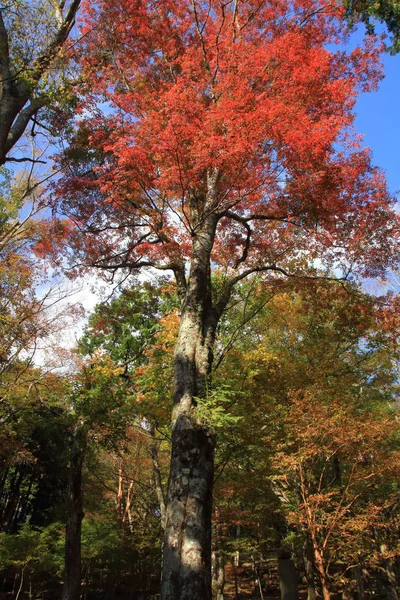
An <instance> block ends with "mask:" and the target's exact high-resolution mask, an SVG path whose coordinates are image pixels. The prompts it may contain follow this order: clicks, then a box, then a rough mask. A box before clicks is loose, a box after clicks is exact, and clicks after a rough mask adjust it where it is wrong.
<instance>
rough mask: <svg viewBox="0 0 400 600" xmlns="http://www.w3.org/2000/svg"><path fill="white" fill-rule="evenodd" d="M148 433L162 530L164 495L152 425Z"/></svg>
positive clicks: (163, 523) (164, 515) (164, 517)
mask: <svg viewBox="0 0 400 600" xmlns="http://www.w3.org/2000/svg"><path fill="white" fill-rule="evenodd" d="M150 433H151V435H152V436H153V443H152V445H151V458H152V461H153V481H154V487H155V491H156V494H157V500H158V505H159V507H160V517H161V528H162V529H163V530H164V529H165V521H166V510H165V497H164V490H163V485H162V478H161V469H160V462H159V460H158V449H159V442H158V441H157V439H156V437H155V435H156V434H155V429H154V427H152V429H151V432H150Z"/></svg>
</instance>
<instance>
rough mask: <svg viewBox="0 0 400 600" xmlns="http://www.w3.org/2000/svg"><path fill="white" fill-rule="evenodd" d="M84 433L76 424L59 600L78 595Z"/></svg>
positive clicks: (71, 599)
mask: <svg viewBox="0 0 400 600" xmlns="http://www.w3.org/2000/svg"><path fill="white" fill-rule="evenodd" d="M85 441H86V438H85V433H84V431H83V427H82V426H78V427H77V429H76V431H75V434H74V440H73V445H72V454H71V465H70V476H69V487H68V497H67V526H66V539H65V581H64V586H63V591H62V596H61V598H62V600H79V599H80V596H81V568H82V567H81V529H82V519H83V516H84V514H83V493H82V467H83V461H84V457H85V446H86V443H85Z"/></svg>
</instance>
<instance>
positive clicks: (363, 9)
mask: <svg viewBox="0 0 400 600" xmlns="http://www.w3.org/2000/svg"><path fill="white" fill-rule="evenodd" d="M344 6H345V9H346V14H347V17H348V18H349V20H350V23H354V22H355V21H357V20H361V21H362V22H363V23H365V25H366V27H367V31H369V32H370V33H373V32H374V29H375V19H376V20H378V21H380V22H381V23H385V25H386V27H387V30H388V32H389V33H390V34H391V42H392V45H391V46H390V47H389V50H390V51H391V53H393V54H394V53H396V52H398V51H399V49H400V6H399V3H398V2H397V0H379V1H378V2H370V1H369V0H346V1H345V2H344Z"/></svg>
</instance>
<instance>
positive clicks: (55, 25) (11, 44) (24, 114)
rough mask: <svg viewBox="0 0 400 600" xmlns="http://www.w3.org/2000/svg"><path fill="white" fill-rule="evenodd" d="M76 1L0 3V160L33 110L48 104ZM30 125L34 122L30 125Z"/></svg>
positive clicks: (33, 114) (31, 117)
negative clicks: (0, 4)
mask: <svg viewBox="0 0 400 600" xmlns="http://www.w3.org/2000/svg"><path fill="white" fill-rule="evenodd" d="M79 5H80V0H71V2H65V1H64V0H62V1H61V2H58V0H51V1H50V2H46V1H43V0H35V1H34V2H14V1H13V0H7V1H6V2H3V4H2V7H1V10H0V165H3V164H4V163H5V162H6V161H7V160H14V161H20V160H21V159H24V160H28V161H29V160H33V161H34V160H35V157H33V158H29V157H18V156H17V157H13V158H11V157H9V156H8V155H9V152H10V151H11V150H12V149H13V148H14V147H15V145H16V144H17V143H18V141H19V140H20V139H21V137H22V135H23V134H24V132H25V130H26V128H27V126H28V124H29V122H30V121H32V123H33V124H34V123H35V119H36V116H37V113H38V111H39V110H40V109H41V108H43V107H44V106H46V105H48V104H49V103H54V102H55V98H56V90H57V88H58V93H62V87H63V86H62V84H61V86H60V85H59V82H58V84H57V83H55V82H56V80H57V70H58V69H59V68H60V66H61V65H62V61H63V59H65V57H66V52H65V42H66V41H67V39H68V37H69V34H70V32H71V29H72V27H73V25H74V22H75V16H76V13H77V11H78V8H79ZM33 127H34V125H33Z"/></svg>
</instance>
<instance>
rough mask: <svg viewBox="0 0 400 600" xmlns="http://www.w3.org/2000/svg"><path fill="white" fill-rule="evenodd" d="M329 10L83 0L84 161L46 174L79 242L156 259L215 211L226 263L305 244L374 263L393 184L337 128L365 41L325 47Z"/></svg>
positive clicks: (374, 73) (319, 3)
mask: <svg viewBox="0 0 400 600" xmlns="http://www.w3.org/2000/svg"><path fill="white" fill-rule="evenodd" d="M341 16H342V9H341V8H340V7H339V6H337V5H335V4H334V3H332V2H328V1H327V0H291V1H288V0H269V1H261V2H260V0H257V1H253V0H246V1H240V0H236V1H233V0H232V1H230V2H229V1H228V2H226V1H224V2H222V1H221V0H209V1H208V2H200V1H199V0H162V1H154V0H152V1H150V0H101V1H98V2H88V1H87V2H86V4H85V7H84V12H83V17H82V24H81V27H82V33H83V34H84V37H83V48H82V56H83V58H82V69H83V72H84V75H85V91H84V93H83V95H82V116H81V122H80V131H78V133H77V135H76V138H75V140H74V142H73V147H75V150H76V148H81V149H82V148H84V147H85V146H87V145H89V147H90V150H89V151H87V153H86V160H87V164H88V165H89V168H88V170H87V171H84V170H82V168H80V169H79V168H78V169H74V168H73V169H72V170H73V175H71V174H70V173H69V174H67V175H66V177H65V178H64V180H63V181H62V183H61V184H60V186H59V189H58V194H59V196H61V197H62V198H64V199H66V200H64V202H62V209H63V211H64V212H67V213H68V214H71V215H72V216H73V218H74V219H75V220H76V221H77V222H78V223H79V231H78V234H79V235H77V240H78V238H79V241H76V243H77V248H78V252H82V253H84V254H86V256H87V255H89V256H90V262H91V264H95V265H97V266H102V267H105V268H109V269H113V268H114V267H121V266H122V267H123V266H128V267H131V268H136V267H140V266H149V265H157V266H159V267H162V268H168V266H169V265H171V264H172V263H174V262H176V261H177V260H182V259H183V260H186V259H188V258H189V257H190V254H191V248H192V237H193V233H195V232H196V228H198V226H199V223H201V219H202V218H204V216H205V215H206V214H209V213H210V212H214V213H216V214H217V215H218V228H217V232H216V238H215V242H214V255H213V261H215V262H217V263H219V264H220V265H222V266H224V267H225V268H227V269H232V270H235V269H236V270H237V269H239V268H246V269H248V268H250V269H261V268H264V267H265V266H269V267H273V268H275V267H276V266H277V265H278V266H281V267H284V268H286V269H290V270H291V272H295V273H299V272H300V270H301V269H302V268H303V267H304V256H305V254H304V253H305V252H306V253H307V256H308V257H309V258H311V259H313V258H317V257H318V258H319V259H320V260H322V259H323V258H325V260H326V263H327V264H328V265H332V264H335V265H342V266H343V265H344V264H347V265H348V264H353V263H361V264H363V267H362V270H363V272H364V273H366V272H368V273H369V274H375V273H377V272H379V271H380V270H381V269H382V268H383V267H384V265H385V264H386V263H387V262H388V260H390V259H391V258H393V243H392V242H393V239H394V238H395V237H396V236H397V223H396V219H395V217H394V215H393V213H392V211H391V203H392V198H390V196H389V194H388V192H387V189H386V184H385V179H384V177H383V175H382V173H381V172H380V171H379V170H378V169H376V168H374V167H372V166H371V163H370V154H369V152H368V151H367V150H363V149H360V147H359V141H358V138H357V137H356V136H354V135H353V134H352V133H351V124H352V121H353V113H352V109H353V106H354V102H355V98H356V95H357V92H358V90H360V89H373V88H375V87H376V85H377V83H378V81H379V79H380V77H381V70H380V62H379V48H378V47H377V46H376V45H374V43H373V41H369V42H368V43H366V44H365V45H364V46H363V47H357V48H356V49H355V50H353V51H352V52H351V53H350V54H348V55H347V54H345V53H344V52H343V50H341V49H340V48H339V47H337V48H339V49H335V46H334V44H335V43H336V42H338V41H343V38H344V33H342V31H343V30H344V28H343V25H341V23H340V18H341ZM69 160H70V166H71V164H73V160H72V162H71V154H70V155H69ZM81 164H82V163H81ZM212 175H215V176H216V180H217V184H216V193H215V194H214V197H213V198H212V200H211V201H210V199H209V200H208V202H206V200H205V197H206V192H207V186H208V185H209V181H210V177H211V176H212ZM83 230H84V231H85V235H86V237H85V238H84V241H83V242H82V237H81V232H82V231H83ZM82 243H83V245H82ZM239 265H240V266H239Z"/></svg>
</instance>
